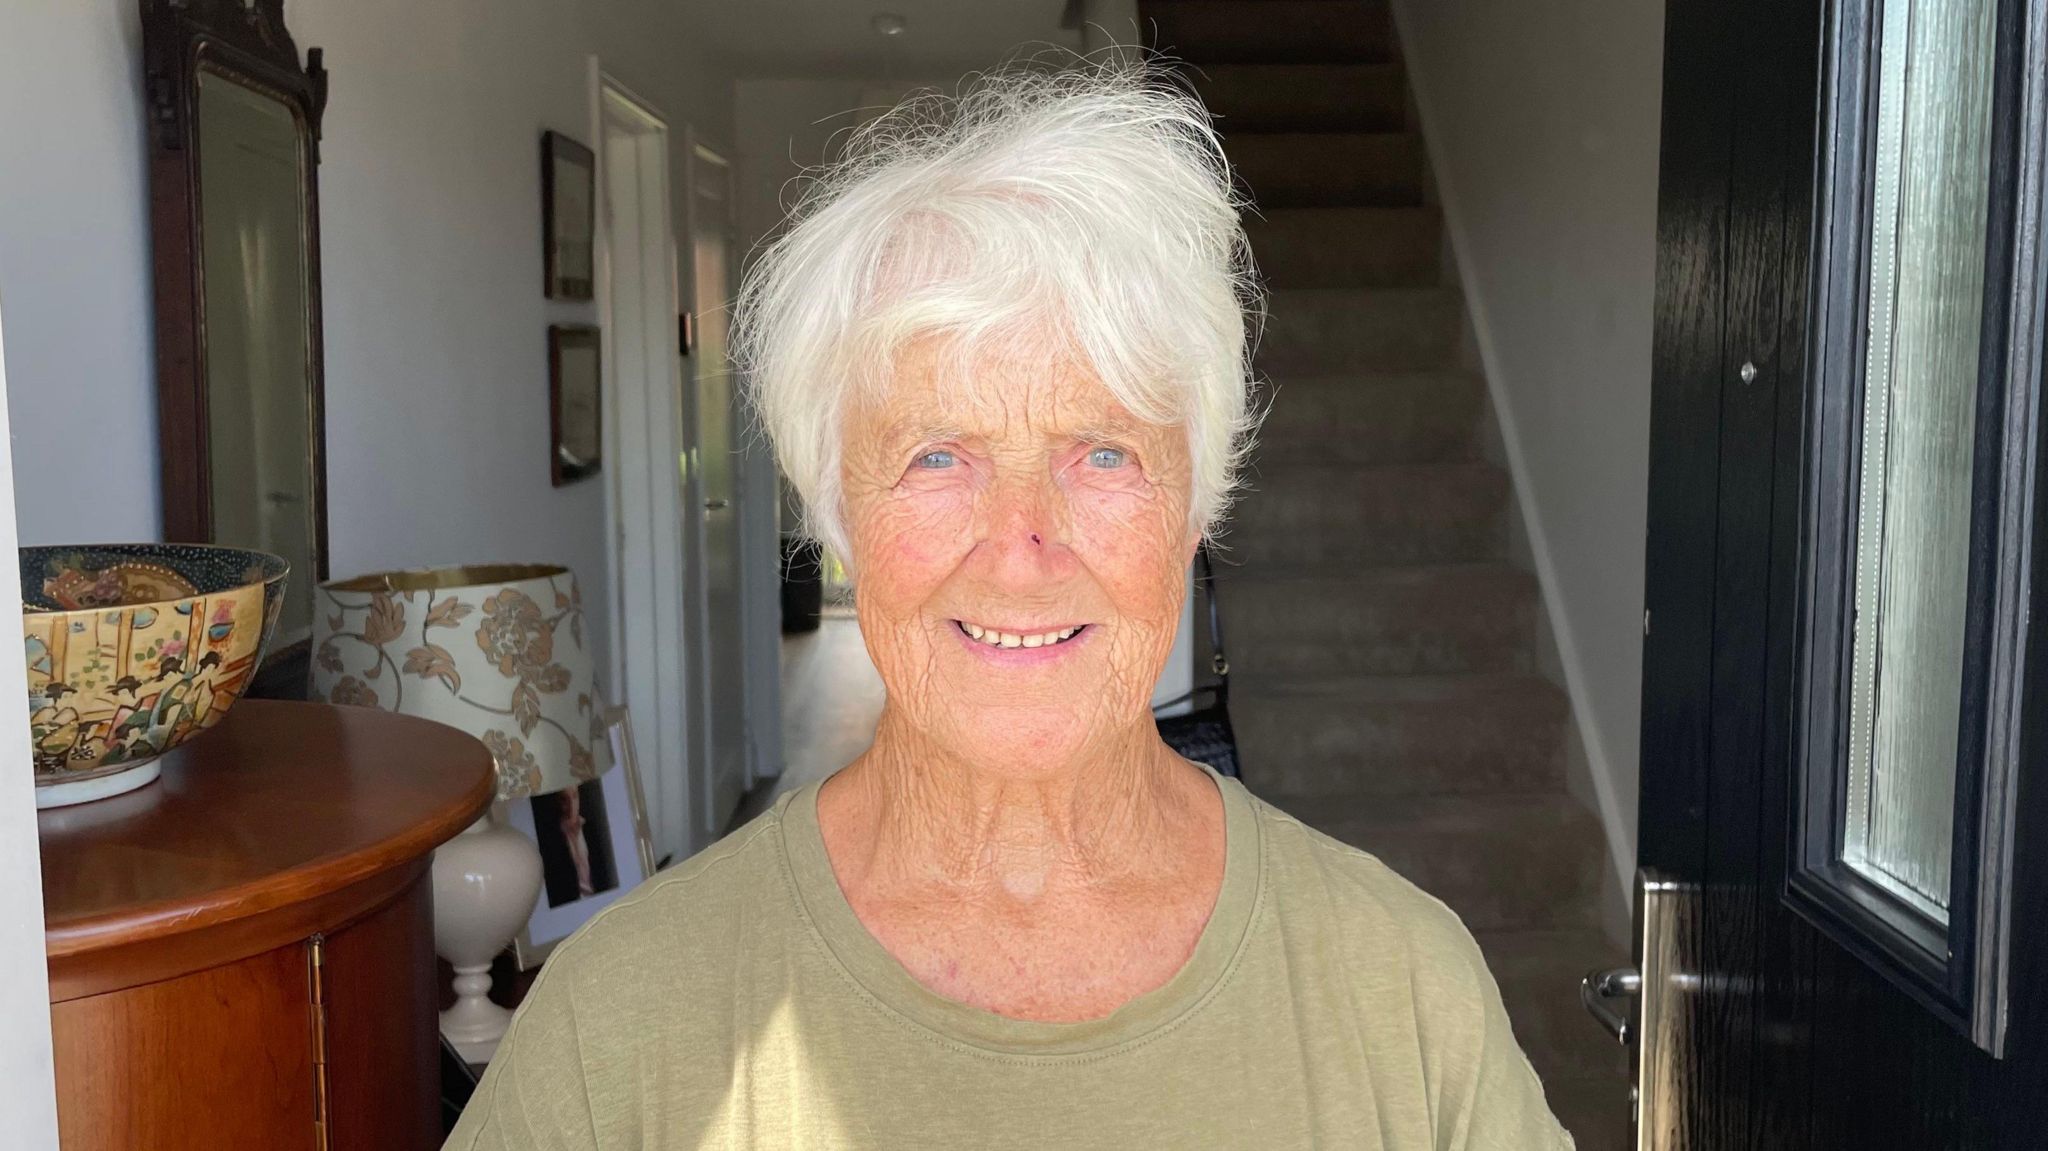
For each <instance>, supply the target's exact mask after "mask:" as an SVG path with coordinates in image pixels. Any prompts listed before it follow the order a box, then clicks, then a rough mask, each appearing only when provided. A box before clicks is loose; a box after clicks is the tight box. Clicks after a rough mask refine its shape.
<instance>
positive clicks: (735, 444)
mask: <svg viewBox="0 0 2048 1151" xmlns="http://www.w3.org/2000/svg"><path fill="white" fill-rule="evenodd" d="M733 214H734V209H733V177H732V166H731V165H730V164H729V163H727V162H726V160H725V158H724V157H723V156H720V155H719V154H718V153H716V152H714V151H712V150H711V149H709V148H706V147H704V146H703V145H702V144H697V145H695V146H693V147H692V149H691V152H690V252H691V272H692V275H691V280H692V285H693V287H692V291H693V292H694V294H695V299H694V301H693V303H692V306H691V311H692V313H693V314H694V316H695V319H696V323H695V328H696V347H694V348H693V349H691V354H690V364H691V368H692V371H693V381H694V387H693V389H692V391H693V393H694V399H695V403H694V405H692V406H693V407H694V409H695V411H694V416H695V422H694V424H693V425H692V431H693V432H694V433H695V434H694V440H695V448H696V461H697V468H696V474H697V483H696V488H697V492H696V495H697V509H696V511H697V526H698V530H699V532H700V533H701V539H702V541H703V543H702V546H701V547H700V548H699V549H698V551H697V554H698V556H699V557H700V558H701V560H702V564H701V568H702V579H701V582H700V585H699V587H700V592H701V595H702V603H703V612H704V614H703V620H704V624H705V626H704V628H703V629H702V632H701V635H702V642H701V644H700V645H699V647H700V652H701V658H702V660H703V667H704V674H703V676H702V677H701V678H700V679H699V680H698V683H699V684H700V685H701V687H700V690H699V692H698V698H699V699H700V700H701V701H702V704H703V710H702V715H703V717H704V719H703V722H702V723H701V724H699V729H700V736H701V738H702V739H703V741H704V748H705V762H706V763H707V764H708V765H709V770H708V771H707V772H706V773H705V777H704V793H703V795H704V804H703V807H702V809H701V816H702V819H701V822H700V823H699V824H698V826H697V831H699V832H700V833H701V834H703V835H706V836H716V835H717V834H719V833H720V832H721V831H723V830H724V829H725V824H726V821H727V820H728V819H730V818H731V816H732V813H733V810H734V809H735V808H737V807H738V806H739V801H740V796H741V794H742V793H743V792H744V791H745V789H746V783H747V744H746V730H747V708H746V666H745V661H744V648H743V646H742V645H743V643H744V635H745V630H744V624H743V621H744V611H743V602H742V596H741V584H740V579H741V571H742V566H741V555H740V508H741V507H742V505H743V503H744V501H745V500H746V491H745V485H744V480H743V477H744V474H745V469H744V467H743V463H744V461H743V459H742V456H741V452H740V445H741V443H742V440H741V434H740V433H741V427H740V424H739V405H738V403H737V402H736V397H735V395H734V387H733V376H732V369H731V367H730V365H729V363H728V362H727V360H726V349H725V337H726V327H727V321H728V319H729V317H730V305H731V301H732V296H733V283H732V281H733V275H734V270H735V268H736V267H737V264H738V243H737V240H736V239H735V232H736V229H735V226H734V224H735V221H734V218H733Z"/></svg>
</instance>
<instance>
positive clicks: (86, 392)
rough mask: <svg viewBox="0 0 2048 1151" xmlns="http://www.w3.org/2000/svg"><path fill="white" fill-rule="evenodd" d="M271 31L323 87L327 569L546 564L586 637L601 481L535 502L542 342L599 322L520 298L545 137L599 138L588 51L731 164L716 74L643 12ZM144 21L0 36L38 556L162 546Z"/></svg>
mask: <svg viewBox="0 0 2048 1151" xmlns="http://www.w3.org/2000/svg"><path fill="white" fill-rule="evenodd" d="M286 19H287V23H288V24H289V26H290V27H291V29H292V32H293V35H294V36H295V38H296V39H297V40H298V43H299V47H300V48H301V50H304V49H305V48H307V47H309V46H319V47H321V48H324V49H325V50H326V63H327V67H328V70H329V71H330V73H331V74H332V80H331V87H330V94H329V101H328V106H327V111H326V116H325V118H324V120H323V123H322V129H323V135H324V140H323V142H322V164H321V168H320V199H321V232H322V235H321V260H322V269H321V282H322V290H323V293H324V296H325V321H326V367H327V434H328V517H329V537H330V538H329V545H330V549H331V551H330V556H331V559H330V566H331V568H332V571H333V573H334V574H335V575H337V576H341V575H348V574H352V573H360V572H363V571H369V570H374V569H381V568H389V567H414V566H420V565H425V564H436V563H458V562H487V561H497V560H528V559H531V560H547V561H553V562H560V563H566V564H568V565H570V566H571V567H572V568H574V569H575V571H576V572H577V574H578V576H579V580H580V582H581V584H582V588H583V593H584V597H585V600H586V610H587V612H588V614H589V615H590V617H591V618H592V619H593V620H597V621H602V620H604V619H605V618H607V616H606V610H607V605H606V602H605V597H606V594H607V585H608V580H607V579H606V576H605V563H606V540H605V529H604V524H605V516H604V510H605V509H604V485H603V484H602V483H601V482H596V481H593V482H588V483H582V484H577V485H573V486H570V487H567V488H562V489H555V488H553V487H551V486H550V484H549V479H548V468H547V458H548V448H549V440H548V437H549V432H548V413H547V395H548V390H547V343H546V339H547V326H548V324H550V323H553V322H595V320H596V309H595V306H594V305H591V304H569V303H558V302H550V301H548V300H545V299H543V298H542V295H541V250H540V182H539V171H540V159H539V148H540V134H541V132H542V131H543V130H545V129H553V130H555V131H559V132H564V133H566V134H568V135H569V136H571V137H573V138H575V139H577V140H580V141H583V142H585V143H590V142H592V139H591V131H592V125H593V122H594V113H593V110H592V107H591V98H592V93H591V90H590V86H589V70H588V58H589V56H590V55H591V54H592V53H596V54H598V55H599V57H600V58H601V60H602V62H603V64H604V66H605V67H606V68H607V69H608V70H609V71H611V72H612V74H614V75H616V76H618V77H619V78H620V79H621V80H623V81H624V82H626V83H627V84H629V85H631V86H632V87H633V88H634V89H635V90H636V91H637V92H639V93H640V94H641V95H643V96H644V97H646V98H647V99H649V100H650V101H652V102H653V103H655V104H656V105H657V106H658V107H660V108H661V110H662V111H663V112H664V113H665V114H666V115H667V116H668V117H669V118H670V122H671V126H672V127H673V128H674V129H675V130H676V131H677V133H678V138H679V139H680V132H681V130H682V127H683V125H684V124H685V123H691V124H693V125H694V126H695V127H696V128H697V130H698V132H699V134H700V135H701V136H702V137H704V138H705V139H706V140H708V141H712V142H714V143H719V144H724V143H726V142H728V141H729V139H730V132H731V122H732V113H731V96H730V79H729V77H727V76H725V75H723V74H721V73H720V72H718V71H717V70H716V69H715V68H713V67H712V66H710V65H709V64H707V63H706V62H705V61H703V60H701V59H699V58H698V57H697V56H696V55H695V54H694V50H693V49H692V47H691V43H690V40H689V38H688V37H687V35H686V34H685V32H686V30H685V29H683V28H681V27H680V26H679V25H678V19H677V17H676V15H675V13H674V11H673V7H672V6H671V5H667V4H664V3H661V2H660V0H581V2H580V3H563V2H560V0H435V3H432V4H425V5H423V4H420V3H417V2H415V0H291V2H290V3H288V4H287V5H286ZM138 20H139V18H138V16H137V11H136V5H135V4H134V3H133V0H94V2H92V3H56V2H54V0H44V2H39V3H34V4H20V5H14V6H10V8H9V10H8V11H7V12H6V13H5V14H4V15H0V154H4V155H6V156H8V157H9V162H8V164H7V167H6V170H5V173H4V175H0V294H4V295H6V296H7V297H8V299H9V304H10V308H12V309H13V311H12V312H11V313H10V315H9V321H10V326H11V327H12V329H13V332H14V336H15V339H14V342H13V344H12V345H11V346H9V347H8V349H7V353H6V354H7V367H8V368H9V369H10V376H11V378H12V380H13V384H14V386H13V389H12V394H11V396H10V398H9V410H10V413H11V414H12V416H13V421H14V428H15V444H16V458H17V475H18V476H19V477H20V483H19V489H20V491H19V496H18V499H17V504H18V508H19V513H20V520H21V535H22V538H23V539H24V540H26V541H28V542H31V543H50V542H62V541H64V540H85V539H118V538H135V539H153V538H156V537H157V535H158V532H159V530H160V528H159V505H158V496H157V488H158V483H157V467H158V463H157V442H156V426H155V406H156V390H155V388H156V385H155V375H154V366H153V365H154V356H153V351H152V346H151V334H150V333H151V312H152V307H153V304H152V299H151V295H150V276H149V270H150V265H149V246H148V240H149V237H148V231H147V222H146V208H147V204H148V187H147V175H146V169H145V163H146V156H147V150H146V144H145V140H144V137H143V109H142V97H141V92H140V88H141V81H140V76H141V65H140V50H141V37H140V31H139V25H138ZM678 160H679V161H680V157H678ZM672 186H673V187H674V188H676V189H678V190H680V189H682V188H684V187H685V186H686V185H685V183H684V181H683V179H682V176H681V173H680V170H679V171H678V173H677V174H676V177H675V179H674V180H673V181H672ZM682 218H683V216H682V209H681V207H680V205H679V206H678V208H677V219H678V220H680V219H682ZM598 631H599V634H600V637H601V638H600V640H599V643H598V644H597V645H596V646H597V647H598V651H597V652H596V654H597V656H598V658H599V661H600V662H599V666H601V667H602V666H606V664H605V662H604V661H605V660H606V659H608V656H609V653H608V652H607V651H606V650H604V648H605V644H604V640H603V637H602V632H603V629H602V628H599V629H598Z"/></svg>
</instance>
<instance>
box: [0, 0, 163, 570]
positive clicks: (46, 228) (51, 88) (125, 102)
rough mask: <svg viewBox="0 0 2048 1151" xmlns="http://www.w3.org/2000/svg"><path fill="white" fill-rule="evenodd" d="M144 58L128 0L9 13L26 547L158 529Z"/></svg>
mask: <svg viewBox="0 0 2048 1151" xmlns="http://www.w3.org/2000/svg"><path fill="white" fill-rule="evenodd" d="M141 56H142V27H141V18H140V17H139V16H138V15H137V8H136V5H135V4H134V3H133V0H84V2H71V3H59V2H56V0H27V2H16V3H11V4H9V5H7V6H6V7H5V8H4V9H0V156H5V157H6V160H5V162H4V165H0V297H4V298H5V299H6V301H7V320H8V330H9V334H10V336H11V337H12V338H11V340H10V341H9V343H8V346H7V351H6V355H7V365H6V366H7V369H8V375H9V378H10V379H11V380H12V381H13V385H14V386H13V388H12V389H11V390H10V393H9V395H8V399H7V406H8V413H9V414H10V415H11V416H12V417H13V424H14V469H15V470H14V474H15V486H16V489H17V490H16V496H15V506H16V509H17V512H18V514H19V517H20V531H21V539H22V540H23V542H25V543H31V544H35V543H62V542H65V541H68V540H78V541H81V542H83V541H86V540H114V539H145V540H147V539H156V538H157V535H158V532H159V530H160V527H159V524H160V521H161V511H160V504H159V502H158V498H157V451H156V391H155V375H154V373H155V370H156V369H155V363H156V356H155V350H154V347H153V345H152V343H151V341H152V339H153V338H154V337H153V336H152V332H153V327H152V325H151V323H150V309H151V297H150V265H149V195H148V190H147V171H146V167H145V165H146V163H147V149H146V145H145V141H144V139H143V117H142V64H141Z"/></svg>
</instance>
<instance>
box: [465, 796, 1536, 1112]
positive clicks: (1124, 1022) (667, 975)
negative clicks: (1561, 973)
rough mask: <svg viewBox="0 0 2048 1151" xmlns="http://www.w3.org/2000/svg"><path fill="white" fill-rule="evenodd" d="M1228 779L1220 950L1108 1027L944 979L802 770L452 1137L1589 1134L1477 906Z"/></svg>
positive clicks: (618, 912) (485, 1092) (508, 1062)
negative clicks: (1495, 961) (843, 847)
mask: <svg viewBox="0 0 2048 1151" xmlns="http://www.w3.org/2000/svg"><path fill="white" fill-rule="evenodd" d="M1217 782H1218V785H1219V786H1220V787H1221V788H1222V792H1223V797H1224V812H1225V824H1224V826H1225V831H1226V836H1227V845H1226V857H1225V864H1224V873H1223V885H1222V888H1221V890H1220V891H1219V892H1218V895H1217V899H1216V905H1215V907H1214V909H1213V910H1212V912H1211V913H1210V917H1209V922H1208V924H1207V926H1206V927H1205V928H1204V929H1203V931H1202V934H1201V937H1200V938H1199V940H1198V941H1197V942H1196V945H1195V948H1194V952H1193V955H1192V956H1191V957H1190V958H1189V960H1188V962H1187V964H1186V966H1185V967H1183V968H1182V969H1181V970H1180V971H1179V972H1178V973H1177V974H1176V975H1175V976H1174V977H1173V978H1172V979H1171V980H1169V981H1168V982H1167V983H1166V984H1165V985H1164V986H1162V987H1160V988H1158V989H1156V990H1154V991H1150V992H1147V993H1146V994H1144V995H1141V996H1139V997H1138V998H1136V999H1134V1000H1132V1001H1131V1002H1129V1003H1127V1004H1125V1005H1124V1006H1122V1007H1120V1008H1118V1009H1117V1010H1116V1011H1115V1012H1113V1013H1111V1014H1110V1015H1108V1016H1107V1017H1105V1018H1102V1019H1099V1020H1093V1021H1090V1022H1084V1023H1040V1022H1028V1021H1023V1020H1016V1019H1010V1018H1007V1017H1004V1016H1001V1015H997V1014H994V1013H992V1012H988V1011H984V1010H980V1009H978V1008H974V1007H969V1006H967V1005H965V1004H962V1003H959V1002H956V1001H954V1000H950V999H947V998H944V997H943V996H940V995H938V994H937V993H935V992H932V991H930V990H928V989H926V988H925V987H924V986H923V985H922V984H920V983H918V982H917V981H916V980H915V979H914V978H913V977H912V976H911V975H910V973H909V972H908V971H906V970H905V969H904V968H903V967H902V966H901V965H900V964H898V963H897V962H896V961H895V959H894V958H893V957H892V956H890V955H889V953H888V952H887V951H886V950H884V949H883V947H882V946H881V944H880V943H878V942H877V941H876V940H875V938H874V937H873V936H871V935H869V934H868V932H867V930H866V929H865V928H863V927H862V926H861V924H860V921H859V920H858V919H857V918H856V917H855V916H854V913H853V909H852V907H851V906H849V905H848V903H847V902H846V898H845V896H844V894H843V893H842V892H841V891H840V889H839V886H838V882H837V880H836V879H835V878H834V876H833V873H832V868H831V864H830V862H829V861H828V859H827V858H826V855H825V847H824V840H823V839H822V837H821V836H820V835H819V831H818V816H817V797H818V786H819V785H817V784H812V785H810V786H808V787H805V788H802V789H800V790H797V791H794V792H791V793H790V794H788V795H786V796H784V797H783V798H782V800H781V801H779V802H778V803H777V804H776V805H775V807H774V808H773V809H772V810H770V811H768V812H766V813H765V814H763V815H762V816H761V817H760V818H758V819H755V820H754V821H752V822H751V823H749V824H747V825H746V826H745V827H743V828H741V829H740V830H738V831H736V832H734V833H733V834H732V835H730V836H727V837H726V838H725V839H723V840H721V841H720V842H718V843H717V844H715V845H714V846H712V847H711V848H709V849H707V850H706V851H704V852H703V853H701V854H699V855H697V856H696V857H694V858H692V859H690V860H689V861H687V862H685V863H683V864H682V865H680V866H678V867H676V868H675V869H673V870H672V871H669V872H666V873H664V874H662V875H660V876H657V877H655V878H654V879H652V880H650V881H648V882H647V883H646V884H644V885H643V886H641V887H640V888H639V889H638V890H636V891H635V892H633V893H632V894H631V895H629V896H627V897H626V898H624V899H621V900H620V901H619V902H617V903H616V904H614V905H612V906H611V907H608V908H606V909H605V910H604V911H603V912H601V913H600V914H599V915H598V916H597V917H596V918H594V919H593V920H592V921H591V922H590V923H589V924H588V925H586V926H585V927H584V928H583V929H582V930H581V931H579V932H578V933H577V934H576V935H575V936H573V937H572V938H570V939H569V940H568V941H566V942H564V943H563V944H562V945H561V946H560V947H558V948H557V949H556V950H555V953H554V955H553V957H552V958H551V959H550V960H549V961H548V964H547V967H546V968H545V969H544V971H543V973H542V975H541V977H540V979H539V980H538V981H537V982H536V983H535V984H534V987H533V990H532V993H531V994H530V995H529V996H528V997H527V1000H526V1002H525V1004H524V1005H523V1006H522V1007H521V1008H520V1010H519V1013H518V1015H517V1016H516V1017H515V1018H514V1020H513V1023H512V1027H511V1030H510V1031H508V1032H507V1033H506V1036H505V1040H504V1043H503V1044H502V1045H501V1046H500V1047H499V1049H498V1054H497V1058H496V1059H495V1060H493V1061H492V1063H491V1066H490V1070H489V1071H488V1072H487V1073H486V1074H485V1076H484V1079H483V1082H482V1084H481V1085H480V1086H479V1087H478V1089H477V1093H476V1096H475V1098H473V1099H472V1100H471V1101H470V1104H469V1109H468V1110H467V1111H466V1112H465V1113H464V1114H463V1116H462V1120H461V1123H460V1125H459V1126H457V1127H456V1129H455V1133H454V1134H453V1135H452V1136H450V1137H449V1140H448V1143H447V1147H449V1148H453V1149H455V1151H600V1149H602V1151H628V1149H632V1151H643V1149H644V1151H684V1149H692V1151H694V1149H696V1148H730V1149H768V1148H773V1149H777V1151H782V1149H794V1151H807V1149H814V1148H820V1149H821V1148H890V1149H895V1148H948V1149H952V1148H1083V1149H1085V1148H1115V1149H1117V1151H1128V1149H1131V1148H1153V1147H1159V1148H1192V1147H1247V1148H1261V1149H1269V1148H1270V1149H1282V1148H1297V1147H1328V1148H1340V1147H1341V1148H1385V1149H1388V1151H1408V1149H1417V1151H1420V1149H1424V1148H1444V1149H1458V1151H1511V1149H1513V1151H1519V1149H1522V1148H1536V1149H1540V1151H1566V1149H1569V1148H1570V1147H1571V1139H1570V1137H1569V1136H1567V1135H1566V1134H1565V1133H1564V1132H1563V1130H1562V1129H1560V1128H1559V1127H1558V1125H1557V1122H1556V1120H1554V1119H1553V1118H1552V1117H1551V1114H1550V1111H1549V1109H1548V1108H1547V1107H1546V1106H1545V1104H1544V1100H1543V1089H1542V1087H1541V1085H1540V1084H1538V1082H1537V1080H1536V1076H1535V1074H1534V1073H1533V1072H1532V1071H1531V1070H1530V1068H1529V1064H1528V1061H1527V1060H1525V1059H1524V1058H1523V1056H1522V1052H1521V1049H1520V1048H1519V1047H1517V1046H1516V1044H1515V1039H1514V1036H1513V1035H1512V1034H1511V1033H1510V1031H1509V1028H1508V1019H1507V1015H1506V1013H1505V1012H1504V1011H1503V1009H1502V1007H1501V1001H1500V994H1499V992H1498V991H1497V990H1496V989H1495V987H1494V982H1493V978H1492V977H1491V976H1490V975H1489V974H1488V972H1487V970H1486V965H1485V962H1484V961H1483V960H1482V959H1481V958H1480V954H1479V949H1478V947H1477V946H1476V945H1475V944H1474V943H1473V941H1472V937H1471V936H1470V935H1469V934H1468V933H1467V932H1466V931H1465V928H1464V926H1463V925H1462V924H1461V923H1459V921H1458V919H1457V917H1456V916H1455V915H1453V914H1452V913H1451V912H1450V911H1449V910H1448V909H1446V908H1445V907H1444V906H1443V904H1441V903H1439V902H1437V901H1436V900H1435V899H1432V898H1431V897H1429V896H1428V895H1425V894H1424V893H1422V892H1421V891H1420V890H1418V889H1416V888H1415V887H1414V886H1412V885H1410V884H1409V883H1408V882H1407V881H1406V880H1403V879H1401V878H1400V877H1399V876H1397V875H1395V874H1394V873H1393V872H1391V871H1389V870H1387V868H1386V867H1385V866H1383V865H1382V864H1381V863H1380V862H1379V861H1378V860H1376V859H1374V858H1373V857H1372V856H1370V855H1368V854H1366V853H1365V852H1362V851H1359V850H1357V849H1355V848H1352V847H1348V846H1345V845H1344V844H1341V843H1338V842H1337V841H1336V840H1333V839H1330V838H1328V837H1327V836H1324V835H1322V834H1320V833H1318V832H1315V831H1313V830H1310V829H1309V828H1307V827H1304V826H1303V825H1302V824H1300V823H1299V822H1297V821H1296V820H1295V819H1293V818H1292V817H1291V816H1288V815H1286V814H1284V813H1282V812H1280V811H1279V810H1277V809H1275V808H1273V807H1271V806H1269V805H1267V804H1265V803H1264V802H1262V801H1260V800H1258V799H1255V798H1253V797H1252V796H1251V794H1250V793H1248V792H1247V791H1245V790H1244V788H1243V787H1242V786H1241V785H1239V784H1238V783H1237V782H1236V781H1234V780H1225V779H1221V778H1220V777H1219V778H1218V779H1217Z"/></svg>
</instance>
